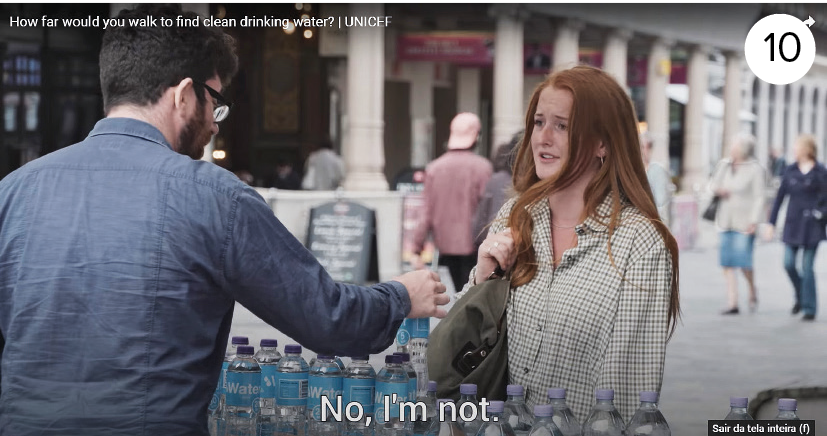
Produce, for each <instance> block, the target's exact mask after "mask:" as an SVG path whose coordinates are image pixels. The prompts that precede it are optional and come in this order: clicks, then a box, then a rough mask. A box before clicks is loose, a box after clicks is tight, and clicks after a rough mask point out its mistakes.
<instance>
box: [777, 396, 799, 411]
mask: <svg viewBox="0 0 827 436" xmlns="http://www.w3.org/2000/svg"><path fill="white" fill-rule="evenodd" d="M797 408H798V401H796V400H795V399H793V398H779V399H778V410H792V411H795V409H797Z"/></svg>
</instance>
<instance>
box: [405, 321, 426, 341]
mask: <svg viewBox="0 0 827 436" xmlns="http://www.w3.org/2000/svg"><path fill="white" fill-rule="evenodd" d="M408 328H409V330H410V332H411V337H412V338H427V337H428V335H429V334H430V333H431V318H416V319H412V320H410V324H409V326H408Z"/></svg>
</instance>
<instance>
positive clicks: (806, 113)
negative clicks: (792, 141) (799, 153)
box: [801, 83, 815, 135]
mask: <svg viewBox="0 0 827 436" xmlns="http://www.w3.org/2000/svg"><path fill="white" fill-rule="evenodd" d="M814 92H815V86H814V85H813V84H812V83H802V84H801V93H802V94H803V97H804V98H803V99H802V100H803V103H802V105H801V133H806V134H808V135H812V134H813V133H814V131H815V129H814V128H813V112H815V107H813V93H814Z"/></svg>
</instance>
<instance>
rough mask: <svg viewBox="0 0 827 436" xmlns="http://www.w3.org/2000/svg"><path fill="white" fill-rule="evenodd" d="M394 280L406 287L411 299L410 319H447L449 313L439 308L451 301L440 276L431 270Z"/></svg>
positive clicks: (410, 273) (403, 275)
mask: <svg viewBox="0 0 827 436" xmlns="http://www.w3.org/2000/svg"><path fill="white" fill-rule="evenodd" d="M394 280H396V281H398V282H399V283H402V284H403V285H405V289H407V290H408V296H409V297H410V298H411V312H410V313H408V318H429V317H432V316H433V317H436V318H445V315H447V312H445V309H443V308H441V307H439V306H444V305H446V304H448V302H449V301H451V299H450V298H449V297H448V295H446V294H445V285H443V284H442V282H440V281H439V274H437V273H436V272H434V271H430V270H424V269H423V270H418V271H411V272H409V273H407V274H402V275H401V276H399V277H396V278H395V279H394Z"/></svg>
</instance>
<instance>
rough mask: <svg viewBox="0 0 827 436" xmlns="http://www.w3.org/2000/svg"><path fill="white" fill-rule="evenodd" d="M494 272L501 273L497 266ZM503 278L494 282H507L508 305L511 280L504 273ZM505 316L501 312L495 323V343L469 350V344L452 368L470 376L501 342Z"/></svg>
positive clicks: (460, 353)
mask: <svg viewBox="0 0 827 436" xmlns="http://www.w3.org/2000/svg"><path fill="white" fill-rule="evenodd" d="M495 271H502V269H500V267H499V265H498V266H497V269H496V270H495ZM504 275H505V276H504V277H502V278H500V279H495V280H506V281H508V282H509V285H508V287H507V290H506V293H505V297H504V298H505V299H506V303H505V305H506V306H507V305H508V296H509V294H510V293H511V279H510V277H508V274H505V273H504ZM505 314H506V310H505V309H504V310H503V313H502V315H500V319H499V320H498V321H497V341H496V342H494V343H493V344H489V343H488V341H487V340H486V341H484V342H483V343H482V344H480V346H478V347H477V348H471V346H472V344H471V343H470V342H469V343H468V344H467V345H466V347H465V348H463V349H462V350H460V352H459V353H458V354H457V355H456V356H455V357H454V362H453V365H454V367H455V368H456V369H457V370H458V371H459V372H460V373H463V374H465V375H466V376H467V375H468V374H470V373H471V372H472V371H473V370H474V369H476V368H477V367H478V366H480V365H481V364H482V362H483V361H484V360H485V358H486V357H488V355H489V354H491V350H493V349H494V347H496V346H497V343H498V342H499V341H500V340H501V335H502V331H503V322H504V321H505Z"/></svg>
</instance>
